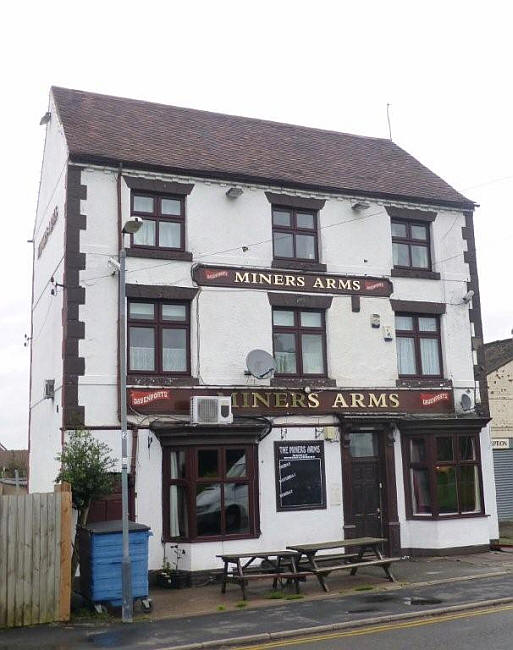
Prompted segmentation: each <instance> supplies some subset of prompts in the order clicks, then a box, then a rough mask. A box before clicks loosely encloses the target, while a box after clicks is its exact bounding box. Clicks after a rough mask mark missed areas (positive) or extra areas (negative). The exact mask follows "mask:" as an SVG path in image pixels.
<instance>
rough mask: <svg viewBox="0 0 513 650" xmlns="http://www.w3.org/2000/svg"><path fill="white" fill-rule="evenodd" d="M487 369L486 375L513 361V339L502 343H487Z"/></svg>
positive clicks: (485, 350)
mask: <svg viewBox="0 0 513 650" xmlns="http://www.w3.org/2000/svg"><path fill="white" fill-rule="evenodd" d="M484 352H485V368H486V374H487V375H489V374H490V373H491V372H494V371H495V370H498V369H499V368H501V367H502V366H504V365H506V364H507V363H509V362H510V361H513V339H511V338H509V339H504V340H502V341H492V342H491V343H485V345H484Z"/></svg>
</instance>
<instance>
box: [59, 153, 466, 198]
mask: <svg viewBox="0 0 513 650" xmlns="http://www.w3.org/2000/svg"><path fill="white" fill-rule="evenodd" d="M70 160H71V161H72V162H75V163H81V164H93V165H94V164H96V165H107V166H110V167H115V168H119V166H120V165H121V164H122V165H124V168H125V171H128V170H132V171H137V170H139V171H150V172H154V173H161V174H176V175H179V176H197V177H198V178H205V179H207V178H208V179H215V180H221V181H223V180H224V181H230V182H239V183H255V184H262V185H272V186H274V187H278V188H284V189H291V190H293V189H295V190H305V191H311V192H322V193H327V194H347V195H351V196H354V195H355V194H356V195H358V196H362V197H367V198H376V199H383V200H389V201H405V202H420V203H424V204H426V205H432V206H435V207H439V208H444V207H448V208H457V209H460V210H474V209H475V208H477V207H479V205H478V204H477V203H475V202H474V201H471V200H465V199H464V197H462V199H463V200H461V201H457V200H454V201H452V200H438V199H433V198H427V197H422V196H410V195H405V194H389V193H387V192H371V191H368V190H360V189H356V188H352V189H351V188H347V187H331V186H322V185H309V184H306V183H298V182H292V181H287V180H283V179H277V178H267V177H259V176H251V175H249V174H246V175H244V174H234V173H231V172H224V171H206V170H198V169H180V168H178V167H166V166H165V165H152V164H148V163H141V162H139V161H130V160H124V161H122V163H121V162H120V161H119V160H115V159H113V158H108V157H106V156H105V157H104V156H93V155H90V154H85V153H76V154H73V155H70ZM454 191H455V192H456V190H454Z"/></svg>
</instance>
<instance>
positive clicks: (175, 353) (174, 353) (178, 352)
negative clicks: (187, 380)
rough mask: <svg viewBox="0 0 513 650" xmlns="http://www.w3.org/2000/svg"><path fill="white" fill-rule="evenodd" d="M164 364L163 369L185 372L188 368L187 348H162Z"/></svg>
mask: <svg viewBox="0 0 513 650" xmlns="http://www.w3.org/2000/svg"><path fill="white" fill-rule="evenodd" d="M162 366H163V367H162V369H163V370H167V371H170V370H174V371H175V372H185V370H187V360H186V354H185V350H184V349H182V348H164V349H163V350H162Z"/></svg>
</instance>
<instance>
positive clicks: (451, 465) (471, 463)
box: [403, 433, 483, 519]
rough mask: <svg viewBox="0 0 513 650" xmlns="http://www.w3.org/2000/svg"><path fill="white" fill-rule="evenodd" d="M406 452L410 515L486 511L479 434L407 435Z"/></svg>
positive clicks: (452, 514)
mask: <svg viewBox="0 0 513 650" xmlns="http://www.w3.org/2000/svg"><path fill="white" fill-rule="evenodd" d="M403 451H404V458H405V461H406V465H407V476H406V477H405V478H406V481H405V483H406V492H407V497H408V498H407V502H408V504H409V511H410V513H409V514H410V516H412V517H414V518H424V517H431V518H440V519H441V518H443V517H447V516H461V515H470V514H479V513H482V511H483V506H482V497H481V476H480V457H479V436H478V435H477V434H467V433H457V434H454V433H453V434H449V433H448V434H436V435H426V434H424V435H418V436H405V439H404V448H403Z"/></svg>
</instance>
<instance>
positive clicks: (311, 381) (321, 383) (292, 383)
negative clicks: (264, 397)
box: [270, 377, 337, 389]
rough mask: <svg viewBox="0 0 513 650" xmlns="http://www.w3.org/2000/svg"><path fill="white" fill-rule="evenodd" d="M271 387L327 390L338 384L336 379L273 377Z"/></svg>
mask: <svg viewBox="0 0 513 650" xmlns="http://www.w3.org/2000/svg"><path fill="white" fill-rule="evenodd" d="M270 385H271V386H283V387H284V388H299V389H302V388H304V387H305V386H310V387H312V388H314V387H316V388H327V387H334V386H336V385H337V382H336V380H335V379H330V378H329V377H273V378H272V379H271V382H270Z"/></svg>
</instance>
